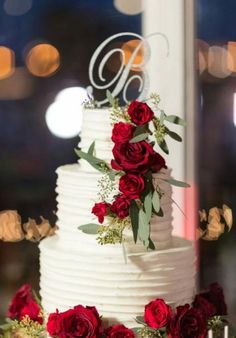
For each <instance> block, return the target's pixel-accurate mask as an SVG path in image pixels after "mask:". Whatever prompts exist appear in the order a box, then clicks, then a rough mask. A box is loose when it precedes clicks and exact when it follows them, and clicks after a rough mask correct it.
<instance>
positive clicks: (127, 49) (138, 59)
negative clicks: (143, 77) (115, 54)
mask: <svg viewBox="0 0 236 338" xmlns="http://www.w3.org/2000/svg"><path fill="white" fill-rule="evenodd" d="M140 43H141V41H140V40H138V39H133V40H129V41H128V42H125V43H124V44H123V46H122V50H123V51H124V54H125V64H127V63H128V62H129V60H130V57H131V56H132V54H133V52H134V50H135V49H136V48H137V46H138V45H139V44H140ZM143 61H144V48H143V45H141V46H140V48H139V50H138V52H137V54H136V56H135V58H134V61H133V65H135V67H132V68H131V69H132V70H134V71H136V72H140V71H142V69H141V68H139V67H138V66H139V65H140V64H142V62H143ZM136 66H137V67H136Z"/></svg>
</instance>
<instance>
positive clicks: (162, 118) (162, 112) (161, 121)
mask: <svg viewBox="0 0 236 338" xmlns="http://www.w3.org/2000/svg"><path fill="white" fill-rule="evenodd" d="M165 117H166V114H165V112H164V110H161V115H160V124H163V122H164V119H165Z"/></svg>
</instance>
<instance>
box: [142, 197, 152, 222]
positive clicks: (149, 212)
mask: <svg viewBox="0 0 236 338" xmlns="http://www.w3.org/2000/svg"><path fill="white" fill-rule="evenodd" d="M144 209H145V213H146V215H147V220H148V222H150V219H151V217H152V192H151V191H149V193H148V194H147V195H146V196H145V199H144Z"/></svg>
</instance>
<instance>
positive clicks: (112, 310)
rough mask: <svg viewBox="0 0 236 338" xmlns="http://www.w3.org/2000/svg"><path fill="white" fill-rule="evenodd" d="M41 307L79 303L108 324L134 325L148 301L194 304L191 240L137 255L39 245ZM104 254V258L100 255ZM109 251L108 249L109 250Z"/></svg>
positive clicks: (51, 240)
mask: <svg viewBox="0 0 236 338" xmlns="http://www.w3.org/2000/svg"><path fill="white" fill-rule="evenodd" d="M40 251H41V254H40V271H41V281H40V288H41V296H42V305H43V307H44V309H45V311H46V312H47V313H50V312H55V310H56V309H58V310H59V311H65V310H67V309H68V308H70V307H72V306H75V305H78V304H82V305H89V306H96V308H97V310H98V312H99V313H100V314H101V315H102V316H103V318H104V319H105V320H107V321H108V323H109V324H113V323H117V322H121V323H123V324H125V325H127V326H128V327H132V326H134V318H135V317H136V316H137V315H142V314H143V311H144V306H145V305H146V304H147V303H148V302H149V301H151V300H154V299H156V298H163V299H165V301H166V302H168V303H169V304H170V305H172V306H177V305H180V304H181V305H183V304H185V303H190V302H191V301H192V298H193V295H194V293H195V285H196V283H195V281H196V262H195V260H196V259H195V250H194V247H193V244H192V242H189V241H187V240H184V239H181V238H177V237H173V242H172V247H171V248H169V249H165V250H155V251H147V252H140V253H137V252H135V253H129V252H127V256H126V262H125V258H124V252H123V250H122V247H121V246H120V247H117V246H115V247H114V255H112V254H110V255H105V251H106V249H105V250H104V247H100V246H99V245H98V247H97V252H96V251H93V252H89V251H87V252H84V250H81V249H80V247H79V245H78V246H77V247H75V248H70V249H69V248H67V247H66V248H63V247H61V245H60V241H59V238H58V237H57V236H54V237H51V238H47V239H45V240H43V241H42V242H41V243H40ZM103 251H104V255H102V254H101V253H102V252H103ZM110 251H111V250H110Z"/></svg>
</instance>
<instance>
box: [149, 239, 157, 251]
mask: <svg viewBox="0 0 236 338" xmlns="http://www.w3.org/2000/svg"><path fill="white" fill-rule="evenodd" d="M148 248H149V249H151V250H155V249H156V247H155V244H154V243H153V241H152V240H151V238H149V245H148Z"/></svg>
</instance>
